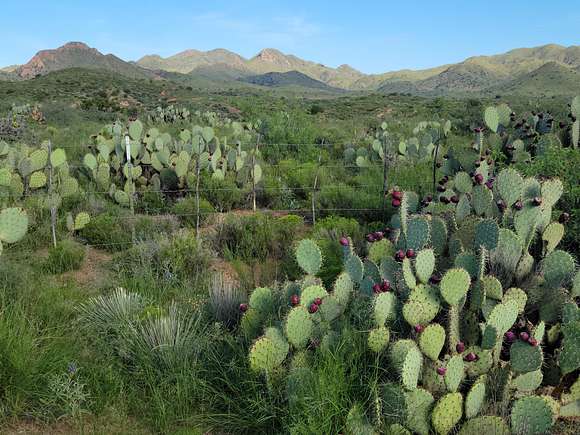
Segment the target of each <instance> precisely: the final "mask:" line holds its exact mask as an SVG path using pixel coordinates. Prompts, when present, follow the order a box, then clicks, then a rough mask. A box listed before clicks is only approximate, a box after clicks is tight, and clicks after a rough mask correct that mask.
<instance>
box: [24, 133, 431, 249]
mask: <svg viewBox="0 0 580 435" xmlns="http://www.w3.org/2000/svg"><path fill="white" fill-rule="evenodd" d="M49 143H50V147H51V148H52V149H54V148H55V147H54V145H53V144H52V143H51V142H49ZM248 145H249V146H252V145H250V144H248ZM253 146H255V147H258V145H256V144H253ZM333 146H334V145H333V144H330V143H325V142H324V141H322V143H315V144H308V143H302V144H301V143H294V144H259V147H260V148H261V149H262V150H268V149H269V148H270V149H276V147H278V148H279V147H285V148H288V149H291V150H292V152H293V153H296V152H297V151H298V150H299V149H300V147H310V148H313V149H316V150H318V152H319V154H318V158H317V159H316V160H313V161H308V162H296V163H295V164H294V165H291V164H289V163H288V162H285V163H284V162H282V163H281V162H280V161H278V162H272V163H271V162H268V161H267V160H266V161H265V165H264V166H265V168H266V171H267V175H268V178H267V179H266V180H262V182H260V183H258V184H256V183H253V182H252V183H250V184H251V185H250V186H248V185H246V186H241V187H240V186H232V187H229V186H228V187H214V186H211V187H208V186H203V185H200V183H199V180H200V178H201V177H200V172H199V171H196V173H195V178H196V183H195V185H194V186H189V185H187V187H184V188H181V189H174V190H171V189H159V190H154V189H151V188H148V189H146V190H143V191H141V190H138V189H137V190H135V192H134V194H132V195H129V197H130V202H129V207H128V214H120V215H118V216H115V219H116V220H118V221H120V222H123V223H124V224H126V225H127V227H128V229H129V230H130V232H131V241H130V242H114V243H93V244H91V243H85V244H86V245H87V246H90V247H94V248H107V247H111V246H114V245H127V246H130V245H134V244H135V243H136V242H138V241H139V239H138V238H137V237H136V234H135V222H136V221H138V220H140V219H142V218H144V217H151V218H154V219H155V218H160V217H167V216H174V217H175V218H178V219H180V220H181V219H183V218H191V219H192V220H193V221H194V222H196V230H197V232H199V226H200V223H201V222H202V221H203V220H205V219H204V218H205V217H207V216H208V215H212V214H219V213H224V214H227V213H229V212H238V213H239V212H250V213H254V212H263V213H273V214H295V215H299V216H301V217H303V218H304V219H305V221H307V222H308V223H310V224H312V225H314V224H316V221H317V219H320V218H321V217H324V216H327V215H330V214H335V215H340V216H348V217H352V218H355V219H358V220H364V221H369V216H373V217H374V218H375V219H374V220H375V221H379V220H383V221H385V219H386V218H387V210H388V208H387V200H386V197H387V192H388V189H389V188H390V187H392V186H390V185H389V182H392V181H393V178H397V177H392V173H393V172H395V173H397V175H399V178H400V175H401V174H400V173H398V172H397V171H398V169H397V166H396V163H395V165H392V164H389V163H388V162H387V161H386V160H379V161H374V160H373V161H370V162H369V163H368V164H366V165H364V166H359V165H356V164H352V163H351V162H346V161H345V162H344V163H341V162H340V161H337V158H336V157H335V158H334V159H329V160H328V161H326V162H325V161H324V160H323V152H324V151H325V150H326V151H328V150H330V149H332V147H333ZM58 148H63V149H65V150H75V151H77V154H78V155H79V156H80V155H81V154H82V153H85V152H89V151H90V147H89V146H88V145H87V144H85V143H78V144H68V145H64V146H58ZM126 154H127V158H128V163H129V164H131V163H130V162H131V159H130V152H128V151H127V152H126ZM288 157H297V156H296V155H295V154H294V155H285V156H280V159H279V160H282V159H284V158H288ZM298 157H299V156H298ZM293 163H294V162H293ZM68 168H69V169H70V170H71V171H73V172H76V173H77V174H81V173H82V172H83V170H85V169H87V168H86V166H85V165H83V164H78V163H70V164H68ZM344 171H346V173H345V172H344ZM52 172H53V170H52V168H51V167H49V175H52ZM303 172H308V174H309V176H310V179H308V180H306V181H309V182H310V185H308V186H306V185H304V186H299V187H298V186H291V185H287V184H284V182H283V181H282V180H285V179H287V178H288V176H289V175H290V174H291V176H294V177H296V178H300V177H302V176H304V174H302V173H303ZM129 173H131V174H132V171H129ZM345 175H346V176H348V179H340V178H339V177H341V176H345ZM369 177H376V182H374V183H368V181H369V180H368V179H369ZM52 178H53V177H49V186H48V189H49V192H50V191H52V190H54V186H53V183H52ZM361 180H362V181H361ZM129 181H131V182H132V181H134V180H129ZM286 181H287V180H286ZM306 181H305V182H304V184H306ZM270 182H274V183H278V184H284V185H271V183H270ZM84 187H85V188H84V189H83V190H81V191H80V192H79V193H78V196H79V198H82V199H83V200H85V201H89V200H91V199H94V198H99V197H105V198H107V200H109V201H111V202H113V203H115V200H114V199H113V198H109V194H110V192H109V191H108V190H102V189H99V188H98V186H96V185H95V184H94V183H89V184H87V185H85V186H84ZM404 187H405V188H406V189H407V190H414V191H418V192H427V191H430V189H431V183H430V182H429V180H426V181H425V182H422V183H417V182H414V183H413V182H406V186H404ZM234 192H237V193H242V194H243V196H244V195H245V200H242V201H241V202H239V203H237V204H236V205H235V206H234V207H230V208H225V209H219V208H218V210H211V211H210V210H202V209H201V208H200V206H199V203H200V201H201V200H202V199H205V200H207V198H208V197H209V198H211V197H215V196H216V195H218V194H222V195H223V194H228V193H234ZM145 193H147V194H157V195H160V196H161V198H162V200H163V201H167V202H175V201H179V200H182V199H184V198H186V197H188V196H189V195H191V196H194V197H195V199H196V207H195V211H194V212H178V211H175V210H170V209H169V208H168V207H162V208H153V207H151V205H150V204H149V203H148V202H147V201H146V200H145V195H144V194H145ZM281 194H287V195H290V196H291V197H292V198H293V199H294V201H292V202H293V203H294V204H296V206H293V204H289V203H288V202H284V201H282V202H283V204H282V207H280V206H278V207H276V206H275V205H273V204H272V202H276V201H272V200H269V199H268V198H270V197H276V196H278V197H279V196H280V195H281ZM34 195H37V193H36V192H34V191H26V192H25V193H24V194H23V195H22V199H23V200H26V198H27V197H32V196H34ZM337 198H338V199H337ZM270 199H271V198H270ZM278 199H280V198H278ZM344 202H349V204H348V205H344V206H343V205H341V204H342V203H344ZM279 205H280V204H279ZM284 205H286V206H285V207H284ZM54 215H55V211H54V209H53V208H51V238H52V242H53V244H55V243H56V229H55V228H56V222H55V221H56V218H55V216H54ZM92 217H94V216H92Z"/></svg>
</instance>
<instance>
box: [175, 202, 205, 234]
mask: <svg viewBox="0 0 580 435" xmlns="http://www.w3.org/2000/svg"><path fill="white" fill-rule="evenodd" d="M172 213H173V214H175V216H176V217H177V218H178V219H179V220H180V221H181V222H183V223H184V224H185V225H186V226H188V227H191V228H195V227H196V224H197V204H196V200H195V197H194V196H187V197H185V198H182V199H180V200H178V201H177V202H176V203H175V204H174V205H173V208H172ZM212 213H215V209H214V208H213V206H212V205H211V203H210V202H209V201H208V200H207V199H204V198H200V200H199V222H200V223H205V222H207V221H208V219H210V218H211V214H212Z"/></svg>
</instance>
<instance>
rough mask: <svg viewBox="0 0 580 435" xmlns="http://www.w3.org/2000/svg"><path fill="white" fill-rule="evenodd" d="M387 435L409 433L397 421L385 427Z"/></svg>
mask: <svg viewBox="0 0 580 435" xmlns="http://www.w3.org/2000/svg"><path fill="white" fill-rule="evenodd" d="M387 435H411V432H409V431H408V430H407V429H406V428H405V427H404V426H401V425H400V424H398V423H395V424H392V425H390V426H389V428H388V429H387Z"/></svg>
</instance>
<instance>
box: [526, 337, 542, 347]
mask: <svg viewBox="0 0 580 435" xmlns="http://www.w3.org/2000/svg"><path fill="white" fill-rule="evenodd" d="M528 343H530V344H531V345H532V346H534V347H536V346H537V345H538V344H539V342H538V340H536V339H535V338H533V337H530V339H529V340H528Z"/></svg>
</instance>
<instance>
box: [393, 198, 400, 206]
mask: <svg viewBox="0 0 580 435" xmlns="http://www.w3.org/2000/svg"><path fill="white" fill-rule="evenodd" d="M391 205H392V206H393V207H395V208H399V207H400V206H401V200H400V199H397V198H394V199H393V200H392V201H391Z"/></svg>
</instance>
